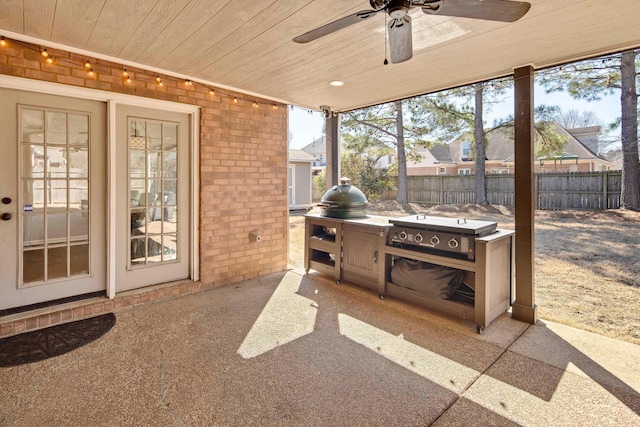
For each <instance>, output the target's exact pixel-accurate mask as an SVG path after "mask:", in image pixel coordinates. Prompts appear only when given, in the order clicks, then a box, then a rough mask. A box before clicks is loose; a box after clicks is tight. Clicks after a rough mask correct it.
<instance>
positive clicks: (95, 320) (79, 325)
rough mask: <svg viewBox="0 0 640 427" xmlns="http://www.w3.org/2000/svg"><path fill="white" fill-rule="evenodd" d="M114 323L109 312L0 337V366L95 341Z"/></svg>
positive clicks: (68, 350)
mask: <svg viewBox="0 0 640 427" xmlns="http://www.w3.org/2000/svg"><path fill="white" fill-rule="evenodd" d="M115 323H116V316H115V315H114V314H113V313H107V314H103V315H102V316H97V317H91V318H89V319H84V320H79V321H77V322H71V323H65V324H62V325H56V326H52V327H50V328H45V329H40V330H38V331H33V332H27V333H24V334H20V335H14V336H12V337H8V338H3V339H0V367H7V366H17V365H24V364H27V363H33V362H39V361H41V360H45V359H48V358H50V357H55V356H60V355H61V354H65V353H68V352H70V351H71V350H75V349H76V348H80V347H82V346H83V345H85V344H89V343H90V342H92V341H95V340H97V339H98V338H100V337H101V336H103V335H104V334H106V333H107V332H108V331H109V330H110V329H111V328H112V327H113V325H115Z"/></svg>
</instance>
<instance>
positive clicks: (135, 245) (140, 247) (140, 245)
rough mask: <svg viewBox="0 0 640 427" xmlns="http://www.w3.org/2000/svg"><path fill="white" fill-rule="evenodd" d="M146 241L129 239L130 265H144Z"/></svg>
mask: <svg viewBox="0 0 640 427" xmlns="http://www.w3.org/2000/svg"><path fill="white" fill-rule="evenodd" d="M146 241H147V240H146V239H145V238H144V237H142V238H136V239H131V265H144V264H145V263H146V261H147V258H146V256H147V250H146V249H145V242H146Z"/></svg>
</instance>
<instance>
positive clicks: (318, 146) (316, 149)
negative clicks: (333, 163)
mask: <svg viewBox="0 0 640 427" xmlns="http://www.w3.org/2000/svg"><path fill="white" fill-rule="evenodd" d="M300 150H302V151H304V152H305V153H309V154H311V155H314V154H326V153H327V140H326V138H325V137H324V136H321V137H320V138H316V139H314V140H313V141H311V143H310V144H307V145H305V146H304V147H302V148H301V149H300Z"/></svg>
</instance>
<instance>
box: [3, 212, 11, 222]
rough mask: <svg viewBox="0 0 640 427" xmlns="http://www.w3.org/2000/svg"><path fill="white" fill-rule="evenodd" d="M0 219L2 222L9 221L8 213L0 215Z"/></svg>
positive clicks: (9, 215)
mask: <svg viewBox="0 0 640 427" xmlns="http://www.w3.org/2000/svg"><path fill="white" fill-rule="evenodd" d="M0 218H1V219H2V220H3V221H9V220H10V219H11V214H10V213H9V212H5V213H3V214H2V215H0Z"/></svg>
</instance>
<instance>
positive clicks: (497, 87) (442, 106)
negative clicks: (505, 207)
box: [411, 78, 513, 205]
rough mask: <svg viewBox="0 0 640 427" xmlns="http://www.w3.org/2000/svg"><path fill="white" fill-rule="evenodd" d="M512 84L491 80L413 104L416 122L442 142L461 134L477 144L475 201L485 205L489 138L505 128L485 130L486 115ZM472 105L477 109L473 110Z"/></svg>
mask: <svg viewBox="0 0 640 427" xmlns="http://www.w3.org/2000/svg"><path fill="white" fill-rule="evenodd" d="M512 85H513V79H511V78H505V79H498V80H491V81H488V82H480V83H475V84H473V85H470V86H463V87H460V88H456V89H451V90H447V91H443V92H439V93H437V94H430V95H425V96H422V97H418V98H414V102H413V103H412V109H411V112H412V118H413V120H414V122H416V123H420V124H421V125H422V126H426V127H428V128H429V129H430V131H431V133H432V134H433V135H435V137H436V139H437V140H439V141H440V142H445V143H446V142H449V141H450V140H451V138H452V137H455V136H459V135H461V134H466V135H467V136H468V137H469V139H471V140H472V141H473V142H474V151H475V163H476V177H475V183H476V198H475V201H476V203H478V204H481V205H486V204H487V203H488V202H487V189H486V185H485V182H486V180H485V160H486V145H487V143H486V141H487V138H486V136H487V133H488V132H491V131H492V130H495V129H496V128H497V127H503V126H504V124H502V123H501V124H500V125H497V126H494V127H492V128H490V129H485V126H484V112H485V110H486V111H489V110H490V108H491V106H492V105H493V104H495V103H498V102H500V101H502V99H501V98H502V96H503V95H504V94H505V93H506V91H507V90H508V89H509V88H510V87H511V86H512ZM472 102H473V108H472V107H470V105H471V103H472ZM485 106H486V107H485Z"/></svg>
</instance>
